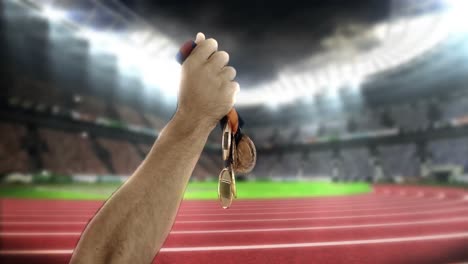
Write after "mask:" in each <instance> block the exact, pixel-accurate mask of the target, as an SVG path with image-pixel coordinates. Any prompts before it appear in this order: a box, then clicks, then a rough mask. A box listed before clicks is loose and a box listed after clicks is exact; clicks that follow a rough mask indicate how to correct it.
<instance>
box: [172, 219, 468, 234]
mask: <svg viewBox="0 0 468 264" xmlns="http://www.w3.org/2000/svg"><path fill="white" fill-rule="evenodd" d="M467 221H468V217H454V218H441V219H433V220H423V221H409V222H390V223H379V224H361V225H332V226H312V227H291V228H258V229H224V230H222V229H220V230H187V231H172V232H171V234H174V235H178V234H212V233H215V234H216V233H250V232H284V231H287V232H291V231H316V230H319V231H321V230H335V229H358V228H376V227H377V228H379V227H395V226H411V225H418V226H420V225H432V224H446V223H457V222H464V223H466V222H467Z"/></svg>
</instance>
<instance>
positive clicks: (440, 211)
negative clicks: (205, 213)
mask: <svg viewBox="0 0 468 264" xmlns="http://www.w3.org/2000/svg"><path fill="white" fill-rule="evenodd" d="M467 211H468V208H467V207H461V208H454V209H442V210H429V211H420V212H409V213H408V212H405V213H391V214H368V215H347V216H329V217H301V218H266V219H233V220H187V221H176V222H175V223H176V224H197V223H249V222H282V221H305V220H331V219H357V218H369V217H389V216H409V215H434V214H436V213H452V212H467Z"/></svg>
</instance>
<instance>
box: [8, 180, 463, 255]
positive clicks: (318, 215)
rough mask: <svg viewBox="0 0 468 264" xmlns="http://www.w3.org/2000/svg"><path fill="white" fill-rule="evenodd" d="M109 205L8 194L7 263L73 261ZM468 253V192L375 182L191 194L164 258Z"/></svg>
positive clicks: (171, 236) (169, 240)
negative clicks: (261, 195) (204, 196)
mask: <svg viewBox="0 0 468 264" xmlns="http://www.w3.org/2000/svg"><path fill="white" fill-rule="evenodd" d="M101 205H102V202H89V201H87V202H84V201H79V202H78V201H38V200H15V199H5V200H1V206H2V212H1V213H2V215H1V218H0V227H1V230H0V239H1V245H0V246H1V249H0V262H1V263H52V264H58V263H67V262H68V260H69V258H70V256H71V252H72V250H73V248H74V246H75V244H76V242H77V241H78V238H79V235H80V232H81V231H82V230H83V229H84V227H85V225H86V223H87V221H88V220H89V219H90V218H91V217H92V215H93V213H95V212H96V210H97V209H98V208H99V207H100V206H101ZM467 260H468V192H466V191H464V190H459V189H444V188H431V187H401V186H375V187H374V192H373V193H371V194H365V195H355V196H347V197H329V198H304V199H281V200H279V199H275V200H239V201H235V203H234V204H233V206H232V208H230V209H228V210H222V209H220V208H219V205H218V204H217V203H216V202H214V201H185V202H183V204H182V205H181V208H180V210H179V214H178V216H177V219H176V223H175V224H174V227H173V230H172V232H171V234H170V236H169V237H168V239H167V240H166V243H165V244H164V247H163V249H162V250H161V252H160V253H159V254H158V255H157V257H156V258H155V261H154V263H189V264H192V263H193V264H195V263H223V264H229V263H243V264H248V263H256V264H258V263H392V264H394V263H451V262H461V261H467Z"/></svg>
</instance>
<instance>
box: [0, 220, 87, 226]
mask: <svg viewBox="0 0 468 264" xmlns="http://www.w3.org/2000/svg"><path fill="white" fill-rule="evenodd" d="M87 223H88V222H81V221H80V222H79V221H66V222H64V221H47V222H38V221H24V222H22V221H5V222H2V221H0V226H6V225H14V226H17V225H19V226H21V225H38V226H49V225H54V226H56V225H85V224H87Z"/></svg>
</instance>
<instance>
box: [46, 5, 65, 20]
mask: <svg viewBox="0 0 468 264" xmlns="http://www.w3.org/2000/svg"><path fill="white" fill-rule="evenodd" d="M41 13H42V15H43V16H44V17H45V18H47V19H48V20H50V21H52V22H58V21H61V20H63V19H65V18H66V13H65V12H64V11H62V10H59V9H56V8H53V7H51V6H44V7H43V8H42V10H41Z"/></svg>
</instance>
